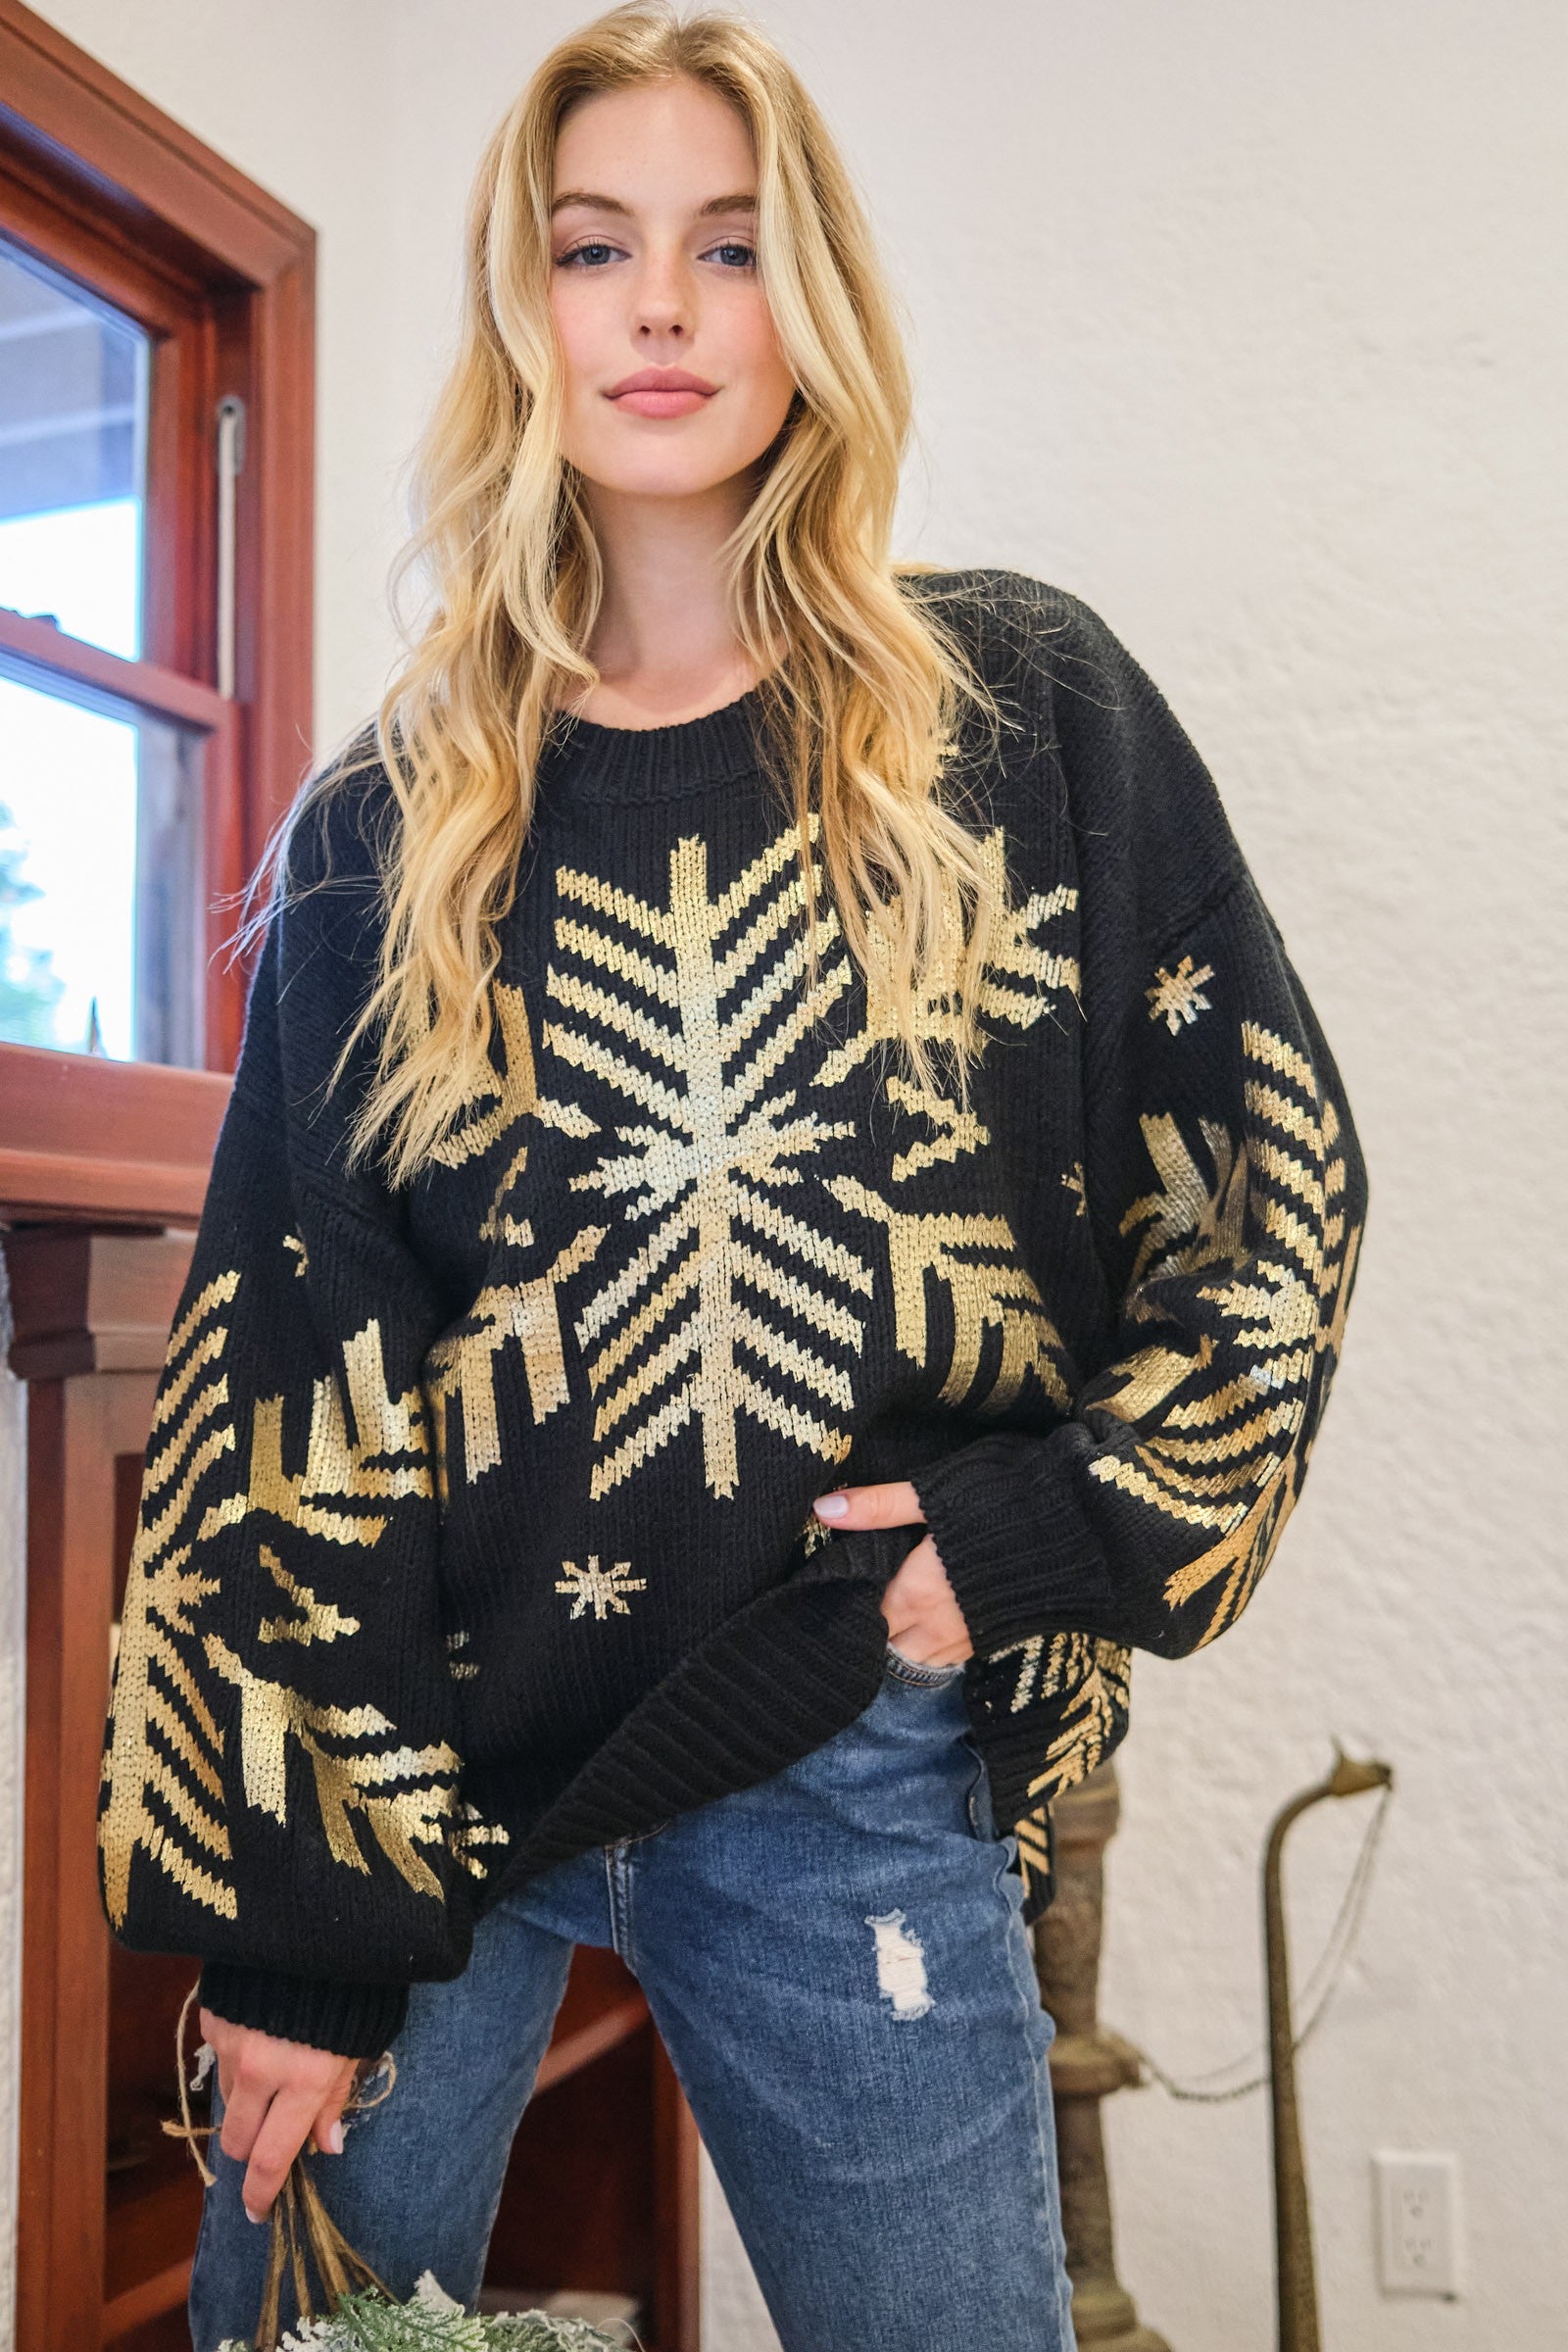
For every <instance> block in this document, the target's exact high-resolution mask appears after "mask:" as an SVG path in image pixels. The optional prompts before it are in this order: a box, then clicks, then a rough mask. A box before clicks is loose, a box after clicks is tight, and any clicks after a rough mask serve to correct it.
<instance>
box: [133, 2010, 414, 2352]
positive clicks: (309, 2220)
mask: <svg viewBox="0 0 1568 2352" xmlns="http://www.w3.org/2000/svg"><path fill="white" fill-rule="evenodd" d="M200 1989H201V1980H200V1978H198V1979H197V1981H196V1983H195V1984H194V1985H192V1986H191V1988H190V1990H189V1992H187V1993H186V1995H185V1999H184V2002H183V2004H182V2006H181V2008H180V2012H179V2022H178V2024H177V2025H176V2026H175V2028H174V2071H175V2073H176V2075H177V2076H178V2078H179V2121H178V2122H177V2123H175V2122H174V2120H173V2119H172V2117H166V2118H165V2120H164V2130H165V2131H167V2132H168V2133H169V2135H170V2137H171V2138H172V2139H182V2140H184V2142H185V2144H186V2146H187V2147H188V2148H189V2149H190V2152H191V2157H192V2160H193V2162H194V2163H195V2166H196V2169H197V2171H198V2172H199V2173H200V2174H201V2177H202V2184H203V2186H204V2187H205V2188H211V2187H212V2186H213V2184H214V2182H215V2181H216V2180H217V2179H218V2175H217V2174H216V2173H215V2172H214V2171H213V2168H212V2166H211V2165H210V2164H209V2163H208V2161H207V2158H206V2156H205V2154H204V2153H203V2150H202V2142H203V2140H205V2139H210V2138H211V2137H212V2134H213V2132H214V2131H215V2129H216V2127H215V2126H214V2125H212V2124H197V2123H193V2122H192V2120H191V2112H190V2078H189V2073H188V2071H187V2064H186V2058H185V2029H186V2025H187V2023H188V2021H189V2018H190V2013H191V2011H192V2009H193V2008H194V2007H195V2006H196V1999H197V1995H198V1993H199V1991H200ZM382 2073H384V2074H385V2076H386V2082H385V2083H384V2085H383V2087H382V2088H381V2089H379V2090H378V2091H376V2093H375V2095H374V2096H373V2097H371V2098H367V2097H366V2095H365V2092H366V2086H367V2084H368V2083H370V2082H374V2081H375V2080H376V2078H377V2076H378V2075H380V2074H382ZM397 2080H398V2062H397V2060H396V2058H394V2057H393V2055H392V2052H391V2051H390V2050H383V2052H382V2053H381V2056H380V2057H379V2058H378V2059H377V2060H376V2061H375V2063H374V2064H373V2065H370V2064H367V2065H366V2066H365V2067H364V2068H363V2069H362V2071H361V2073H360V2075H359V2077H358V2079H357V2081H356V2082H355V2085H354V2088H353V2090H352V2091H351V2092H350V2094H349V2096H348V2098H347V2099H346V2100H345V2101H344V2103H343V2113H344V2114H345V2115H366V2114H368V2112H369V2111H370V2109H371V2108H372V2107H379V2106H380V2105H381V2104H382V2102H383V2101H384V2100H386V2099H389V2098H390V2097H391V2096H392V2093H393V2091H394V2090H395V2089H396V2087H397ZM313 2264H314V2265H315V2269H316V2275H317V2277H318V2278H319V2280H320V2282H321V2292H322V2294H323V2295H324V2297H325V2298H326V2310H325V2313H323V2314H322V2315H321V2316H323V2317H325V2316H326V2314H327V2313H330V2312H332V2311H335V2310H336V2308H337V2306H338V2304H339V2303H340V2302H341V2301H342V2299H343V2297H344V2296H345V2295H349V2294H353V2293H356V2292H358V2291H359V2290H361V2289H362V2288H366V2287H370V2288H373V2289H374V2290H375V2291H376V2293H378V2294H381V2295H384V2296H386V2299H387V2301H388V2302H390V2301H391V2296H390V2294H389V2292H388V2290H387V2288H386V2286H385V2284H384V2283H383V2282H382V2280H381V2279H380V2278H377V2276H376V2274H375V2272H374V2271H373V2270H371V2268H370V2266H369V2264H368V2262H367V2261H366V2260H365V2257H364V2256H363V2255H362V2254H359V2253H356V2251H355V2249H354V2248H353V2246H351V2245H350V2244H349V2241H348V2239H347V2238H346V2237H345V2236H344V2235H343V2232H342V2230H341V2229H339V2228H338V2226H337V2224H336V2223H335V2222H334V2221H333V2219H332V2217H331V2215H330V2214H329V2213H328V2212H327V2210H326V2206H325V2203H324V2202H323V2200H322V2196H321V2192H320V2190H319V2187H318V2186H317V2184H316V2180H315V2179H314V2178H313V2176H312V2173H311V2169H310V2165H309V2162H308V2160H307V2157H306V2152H305V2150H304V2149H303V2148H302V2149H301V2150H300V2152H299V2154H298V2155H297V2156H296V2157H295V2159H294V2161H293V2163H292V2164H291V2165H290V2166H289V2168H288V2172H287V2174H286V2176H285V2177H284V2180H283V2185H282V2187H281V2188H280V2189H279V2190H278V2192H277V2195H276V2196H275V2197H274V2198H273V2199H272V2211H271V2221H270V2239H269V2242H268V2248H267V2272H266V2277H265V2278H264V2280H263V2285H262V2307H261V2311H260V2313H259V2314H258V2317H257V2322H256V2333H255V2337H254V2339H253V2341H254V2346H255V2352H278V2345H279V2342H280V2340H281V2339H280V2327H281V2318H280V2314H281V2306H282V2292H283V2278H284V2274H285V2272H286V2273H287V2275H288V2277H289V2278H290V2280H291V2282H292V2284H293V2288H294V2298H295V2302H296V2304H297V2306H298V2317H299V2320H300V2322H301V2323H302V2324H303V2323H305V2322H307V2321H310V2320H313V2319H315V2318H316V2317H317V2312H316V2308H315V2304H314V2300H313V2297H312V2292H311V2267H312V2265H313Z"/></svg>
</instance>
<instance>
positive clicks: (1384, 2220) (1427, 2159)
mask: <svg viewBox="0 0 1568 2352" xmlns="http://www.w3.org/2000/svg"><path fill="white" fill-rule="evenodd" d="M1372 2184H1373V2194H1374V2200H1375V2222H1376V2232H1377V2249H1378V2280H1379V2283H1380V2285H1381V2286H1382V2288H1383V2291H1384V2293H1385V2294H1386V2295H1435V2296H1438V2297H1439V2298H1440V2299H1442V2300H1443V2301H1445V2302H1450V2303H1451V2302H1454V2301H1456V2300H1457V2298H1458V2294H1459V2271H1460V2262H1459V2236H1460V2229H1459V2160H1458V2158H1457V2157H1456V2156H1451V2155H1447V2154H1437V2155H1433V2154H1424V2153H1413V2152H1406V2151H1404V2150H1402V2149H1397V2148H1380V2149H1379V2150H1378V2151H1377V2153H1376V2154H1375V2155H1374V2156H1373V2158H1372Z"/></svg>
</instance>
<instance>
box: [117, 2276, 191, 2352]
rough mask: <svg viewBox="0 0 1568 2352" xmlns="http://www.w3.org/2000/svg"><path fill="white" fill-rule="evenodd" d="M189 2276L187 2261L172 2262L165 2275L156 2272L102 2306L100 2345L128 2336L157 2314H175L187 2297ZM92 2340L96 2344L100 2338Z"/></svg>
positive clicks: (157, 2315)
mask: <svg viewBox="0 0 1568 2352" xmlns="http://www.w3.org/2000/svg"><path fill="white" fill-rule="evenodd" d="M190 2274H191V2264H190V2262H189V2261H186V2262H172V2263H171V2264H170V2266H169V2268H168V2270H167V2271H159V2272H157V2273H155V2275H154V2276H153V2277H152V2278H143V2279H141V2280H140V2281H139V2282H138V2284H137V2285H135V2286H128V2287H126V2289H125V2291H124V2293H123V2295H116V2296H115V2297H114V2298H113V2299H112V2301H110V2302H108V2303H106V2304H105V2305H104V2316H103V2328H102V2336H101V2340H102V2342H104V2343H105V2344H113V2343H114V2342H115V2340H116V2339H117V2337H119V2336H122V2335H128V2334H129V2333H130V2331H131V2329H132V2328H133V2327H141V2326H143V2325H144V2323H145V2322H146V2321H148V2320H156V2319H157V2318H158V2317H159V2316H160V2314H161V2313H163V2312H166V2311H177V2310H178V2309H179V2307H180V2305H181V2304H182V2303H183V2302H185V2301H186V2299H187V2298H188V2296H189V2294H190ZM93 2340H94V2342H95V2343H96V2342H98V2341H99V2340H100V2338H97V2337H95V2338H94V2339H93Z"/></svg>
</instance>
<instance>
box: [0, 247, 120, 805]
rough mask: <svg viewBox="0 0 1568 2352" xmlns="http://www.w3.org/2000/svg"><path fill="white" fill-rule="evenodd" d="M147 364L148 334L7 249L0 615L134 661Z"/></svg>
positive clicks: (0, 272) (1, 254)
mask: <svg viewBox="0 0 1568 2352" xmlns="http://www.w3.org/2000/svg"><path fill="white" fill-rule="evenodd" d="M147 361H148V338H147V336H146V335H145V334H144V333H143V332H142V330H141V328H140V327H138V326H136V325H134V324H133V323H132V322H131V320H129V319H125V318H123V317H122V316H121V315H120V313H119V312H117V311H113V310H111V309H110V308H109V307H108V305H107V304H105V303H102V302H100V301H98V300H97V299H96V298H95V297H94V296H91V295H88V294H85V293H83V292H82V291H81V290H80V289H79V288H78V287H75V286H73V285H72V284H71V283H70V281H69V280H68V279H66V278H63V277H59V276H56V275H55V274H54V273H53V272H52V271H50V270H45V269H44V268H43V266H42V265H41V264H40V263H37V262H35V261H33V260H32V259H31V258H30V257H29V256H26V255H24V254H23V253H22V252H21V250H20V249H19V248H18V247H17V246H15V245H12V244H9V243H7V242H6V240H5V239H4V238H0V605H7V606H9V607H10V608H11V610H12V611H13V612H16V613H25V614H27V615H28V616H29V617H31V618H36V617H44V618H51V619H53V620H55V621H56V622H57V623H58V625H59V626H60V627H61V628H62V629H64V630H65V631H66V632H67V633H68V634H69V635H70V636H73V637H80V638H83V639H85V641H86V642H87V643H88V644H89V645H98V646H103V647H104V648H105V649H106V650H107V651H108V652H110V653H114V654H122V655H123V656H124V657H125V658H126V659H127V660H128V661H136V660H138V659H139V658H140V655H141V650H142V643H141V603H142V599H141V572H142V517H143V504H144V496H145V477H146V449H147V380H148V367H147ZM0 789H3V784H0Z"/></svg>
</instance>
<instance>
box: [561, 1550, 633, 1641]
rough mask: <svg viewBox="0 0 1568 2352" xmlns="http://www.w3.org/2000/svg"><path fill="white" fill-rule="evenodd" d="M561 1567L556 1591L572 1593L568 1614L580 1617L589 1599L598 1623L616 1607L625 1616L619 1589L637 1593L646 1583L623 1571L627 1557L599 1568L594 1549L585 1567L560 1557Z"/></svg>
mask: <svg viewBox="0 0 1568 2352" xmlns="http://www.w3.org/2000/svg"><path fill="white" fill-rule="evenodd" d="M561 1566H562V1572H563V1573H562V1579H561V1582H560V1583H559V1584H558V1585H557V1587H556V1591H557V1592H558V1593H571V1594H572V1596H573V1604H574V1605H573V1607H572V1612H571V1613H572V1615H573V1617H580V1616H582V1615H583V1613H584V1611H585V1610H586V1609H587V1607H588V1604H589V1602H590V1601H591V1602H592V1603H593V1612H594V1615H595V1616H596V1617H597V1618H598V1619H599V1620H600V1622H601V1624H602V1623H603V1622H604V1620H605V1618H606V1617H607V1616H608V1614H609V1613H610V1611H611V1610H612V1609H614V1610H616V1611H617V1612H618V1613H619V1615H620V1616H622V1617H629V1616H630V1615H631V1611H630V1609H628V1608H627V1606H626V1603H625V1602H624V1601H623V1600H622V1598H621V1594H622V1593H641V1592H642V1591H643V1590H644V1588H645V1587H646V1585H647V1583H648V1579H647V1578H646V1577H645V1576H628V1575H627V1573H626V1571H627V1570H628V1569H629V1568H630V1566H631V1562H630V1560H617V1561H616V1562H615V1564H614V1566H613V1568H601V1567H600V1565H599V1554H598V1552H597V1551H591V1552H590V1553H589V1554H588V1565H587V1567H586V1568H579V1567H578V1565H577V1563H576V1561H575V1560H563V1561H562V1563H561Z"/></svg>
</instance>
